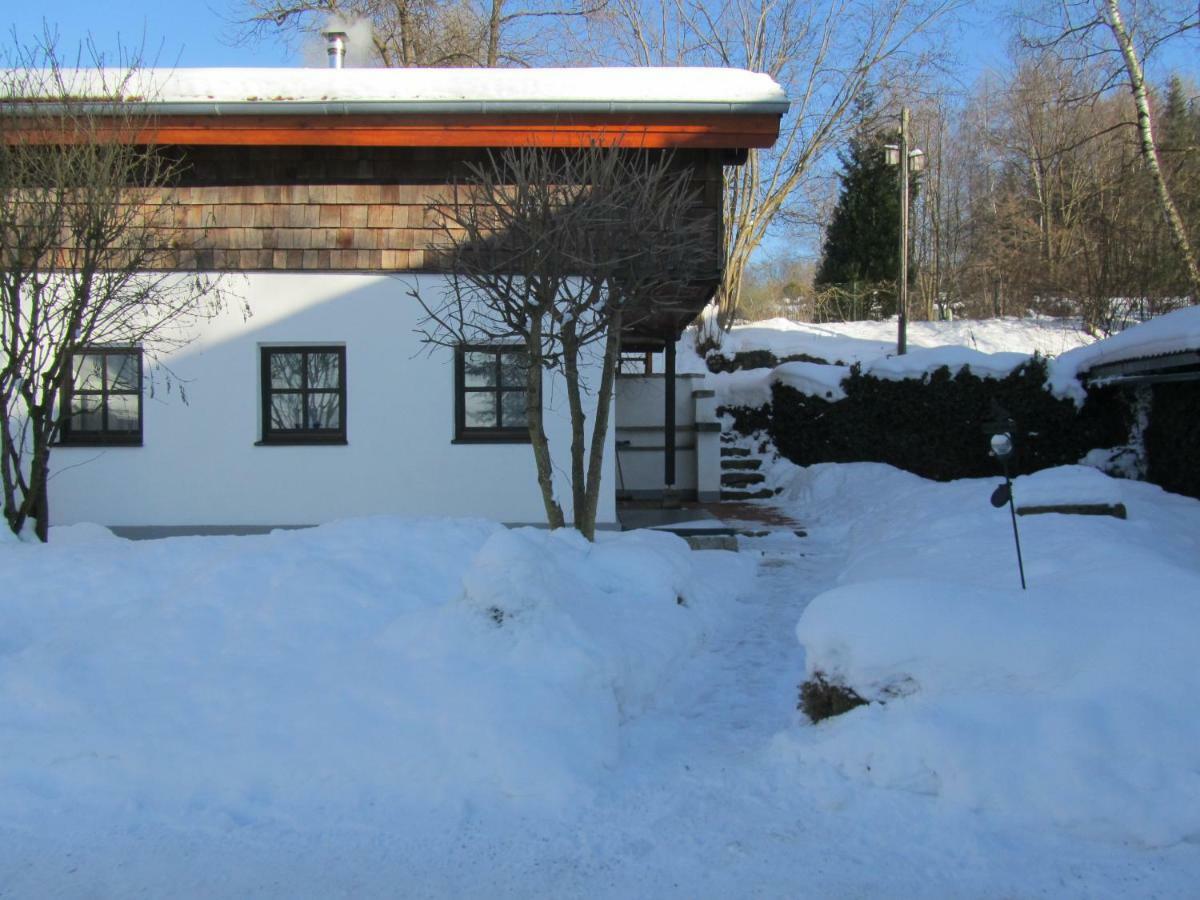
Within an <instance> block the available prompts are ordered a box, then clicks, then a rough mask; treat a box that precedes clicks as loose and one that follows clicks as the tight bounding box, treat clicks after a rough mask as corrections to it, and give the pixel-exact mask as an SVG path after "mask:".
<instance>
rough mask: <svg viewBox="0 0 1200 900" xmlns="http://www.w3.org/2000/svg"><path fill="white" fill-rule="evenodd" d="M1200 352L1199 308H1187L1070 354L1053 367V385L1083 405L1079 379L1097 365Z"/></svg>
mask: <svg viewBox="0 0 1200 900" xmlns="http://www.w3.org/2000/svg"><path fill="white" fill-rule="evenodd" d="M1187 350H1200V306H1188V307H1184V308H1183V309H1177V310H1175V311H1174V312H1169V313H1166V314H1165V315H1162V316H1157V317H1155V318H1153V319H1151V320H1150V321H1149V322H1143V323H1142V324H1140V325H1135V326H1133V327H1132V328H1127V329H1125V330H1124V331H1122V332H1121V333H1120V334H1114V335H1113V336H1112V337H1110V338H1105V339H1104V340H1102V341H1097V342H1096V343H1094V344H1089V345H1088V346H1086V347H1079V348H1077V349H1075V350H1071V351H1068V352H1067V353H1064V354H1062V355H1061V356H1059V357H1058V358H1057V359H1055V360H1054V361H1053V362H1052V363H1051V366H1050V379H1049V381H1050V386H1051V388H1052V389H1053V391H1054V393H1055V394H1057V395H1058V396H1060V397H1073V398H1075V399H1076V400H1077V401H1079V402H1082V400H1081V398H1082V396H1083V387H1082V385H1080V383H1079V376H1080V375H1082V374H1086V373H1087V372H1088V371H1090V370H1091V369H1094V368H1096V367H1097V366H1103V365H1107V364H1109V363H1116V362H1127V361H1129V360H1133V359H1145V358H1147V357H1154V356H1163V355H1165V354H1168V353H1182V352H1184V351H1187Z"/></svg>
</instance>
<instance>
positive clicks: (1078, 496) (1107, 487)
mask: <svg viewBox="0 0 1200 900" xmlns="http://www.w3.org/2000/svg"><path fill="white" fill-rule="evenodd" d="M1122 488H1123V485H1122V481H1121V480H1118V479H1115V478H1110V477H1109V476H1107V475H1105V474H1104V473H1103V472H1101V471H1100V470H1099V469H1096V468H1093V467H1091V466H1087V465H1082V466H1059V467H1058V468H1055V469H1043V470H1042V471H1040V472H1034V473H1033V474H1031V475H1022V476H1021V477H1020V478H1017V479H1016V480H1015V481H1014V482H1013V499H1014V500H1015V501H1016V503H1017V506H1018V507H1022V506H1072V505H1076V506H1078V505H1088V504H1093V505H1097V504H1098V505H1107V506H1115V505H1116V504H1118V503H1120V502H1121V498H1122V496H1123V495H1122Z"/></svg>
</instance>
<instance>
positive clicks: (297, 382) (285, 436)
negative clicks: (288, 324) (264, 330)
mask: <svg viewBox="0 0 1200 900" xmlns="http://www.w3.org/2000/svg"><path fill="white" fill-rule="evenodd" d="M260 350H261V352H262V441H261V443H263V444H344V443H346V348H345V347H340V346H333V347H262V348H260Z"/></svg>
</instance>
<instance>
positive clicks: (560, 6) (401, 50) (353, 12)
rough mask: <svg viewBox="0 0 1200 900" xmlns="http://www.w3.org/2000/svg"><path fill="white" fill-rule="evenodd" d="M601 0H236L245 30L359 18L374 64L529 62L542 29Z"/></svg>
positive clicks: (541, 43)
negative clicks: (365, 27)
mask: <svg viewBox="0 0 1200 900" xmlns="http://www.w3.org/2000/svg"><path fill="white" fill-rule="evenodd" d="M605 2H606V0H563V2H556V0H242V9H243V14H242V15H241V18H240V19H239V20H238V26H239V27H240V29H241V31H242V34H243V35H244V36H245V37H248V38H261V37H265V36H275V35H278V36H282V37H284V38H285V39H287V38H295V37H304V36H309V35H313V34H317V33H319V32H320V31H322V30H324V29H326V28H327V27H329V25H330V23H331V22H336V23H339V24H341V25H343V26H346V25H351V24H353V23H360V22H361V23H366V24H368V25H370V28H371V45H372V54H371V56H372V59H373V63H374V64H375V65H380V66H388V67H397V68H411V67H415V66H468V67H469V66H485V67H488V68H495V67H497V66H506V65H518V66H521V65H529V64H530V62H531V61H532V60H535V59H539V58H544V55H545V45H546V43H547V41H546V33H547V31H548V30H553V29H554V28H555V27H563V25H564V22H565V21H566V20H570V19H573V18H584V17H587V16H590V15H594V14H595V13H596V12H598V11H599V10H600V9H602V8H603V6H604V4H605Z"/></svg>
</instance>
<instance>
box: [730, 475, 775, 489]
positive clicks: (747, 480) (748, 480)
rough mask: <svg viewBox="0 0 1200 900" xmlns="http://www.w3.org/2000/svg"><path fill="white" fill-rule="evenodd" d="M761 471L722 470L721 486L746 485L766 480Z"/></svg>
mask: <svg viewBox="0 0 1200 900" xmlns="http://www.w3.org/2000/svg"><path fill="white" fill-rule="evenodd" d="M766 480H767V476H766V475H764V474H763V473H762V472H722V473H721V487H748V486H749V485H752V484H759V483H760V482H763V481H766Z"/></svg>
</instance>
